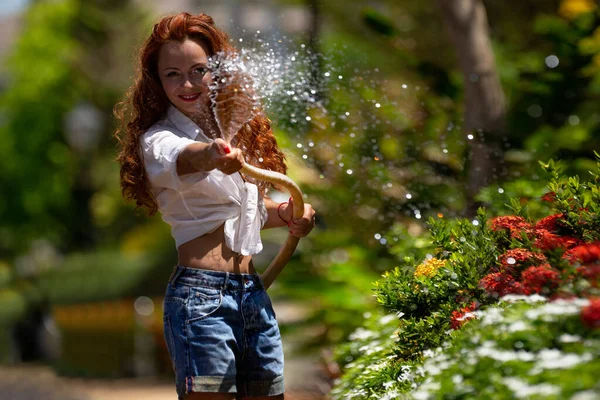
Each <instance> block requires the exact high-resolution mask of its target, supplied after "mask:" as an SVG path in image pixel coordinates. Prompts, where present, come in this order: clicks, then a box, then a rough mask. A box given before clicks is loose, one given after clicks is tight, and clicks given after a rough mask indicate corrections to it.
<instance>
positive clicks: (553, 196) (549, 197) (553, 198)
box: [541, 192, 556, 203]
mask: <svg viewBox="0 0 600 400" xmlns="http://www.w3.org/2000/svg"><path fill="white" fill-rule="evenodd" d="M541 199H542V201H547V202H549V203H554V202H555V201H556V193H555V192H548V193H546V194H544V195H543V196H542V197H541Z"/></svg>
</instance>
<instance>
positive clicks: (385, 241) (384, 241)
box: [379, 238, 387, 244]
mask: <svg viewBox="0 0 600 400" xmlns="http://www.w3.org/2000/svg"><path fill="white" fill-rule="evenodd" d="M379 243H381V244H386V243H387V240H385V238H381V239H379Z"/></svg>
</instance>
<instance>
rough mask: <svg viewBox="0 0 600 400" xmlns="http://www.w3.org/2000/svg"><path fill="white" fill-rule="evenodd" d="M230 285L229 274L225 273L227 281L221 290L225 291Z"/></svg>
mask: <svg viewBox="0 0 600 400" xmlns="http://www.w3.org/2000/svg"><path fill="white" fill-rule="evenodd" d="M228 283H229V272H225V280H224V281H223V287H222V288H221V290H225V289H226V288H227V284H228Z"/></svg>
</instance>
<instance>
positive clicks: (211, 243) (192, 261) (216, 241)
mask: <svg viewBox="0 0 600 400" xmlns="http://www.w3.org/2000/svg"><path fill="white" fill-rule="evenodd" d="M224 226H225V224H223V225H221V226H220V227H219V228H217V229H216V230H215V231H214V232H211V233H207V234H206V235H202V236H199V237H197V238H195V239H192V240H190V241H189V242H186V243H184V244H182V245H181V246H179V248H178V249H177V254H178V265H181V266H184V267H190V268H199V269H208V270H212V271H223V272H232V273H236V274H253V273H255V272H256V271H255V269H254V265H253V264H252V257H251V256H242V255H240V254H237V253H235V252H233V251H232V250H231V249H230V248H229V247H227V245H226V244H225V232H224Z"/></svg>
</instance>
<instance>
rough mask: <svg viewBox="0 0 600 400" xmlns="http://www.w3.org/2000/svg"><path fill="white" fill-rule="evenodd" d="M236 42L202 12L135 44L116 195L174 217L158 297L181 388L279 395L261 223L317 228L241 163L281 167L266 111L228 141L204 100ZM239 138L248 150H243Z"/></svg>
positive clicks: (211, 393) (199, 394)
mask: <svg viewBox="0 0 600 400" xmlns="http://www.w3.org/2000/svg"><path fill="white" fill-rule="evenodd" d="M222 51H224V52H234V49H233V48H232V47H231V46H230V45H229V42H228V38H227V35H226V34H225V33H223V32H222V31H220V30H219V29H217V28H216V27H215V25H214V22H213V20H212V18H211V17H209V16H207V15H205V14H199V15H190V14H188V13H181V14H178V15H174V16H169V17H165V18H163V19H161V20H160V21H159V22H158V23H157V24H156V25H154V29H153V31H152V34H151V35H150V37H149V38H148V39H147V40H146V42H145V43H144V45H143V46H142V48H141V51H140V64H139V67H138V72H137V77H136V80H135V82H134V84H133V85H132V86H131V88H130V89H129V91H128V94H127V97H126V100H125V101H124V102H122V103H119V104H118V105H117V106H116V107H115V115H116V116H117V118H118V119H119V120H120V122H121V127H120V129H118V130H117V132H116V133H115V136H116V137H117V139H118V141H119V144H120V147H121V149H120V153H119V156H118V161H119V162H120V163H121V187H122V191H123V195H124V196H125V198H127V199H132V200H134V201H135V202H136V204H137V206H138V207H145V208H147V209H148V211H149V213H150V214H154V213H155V212H156V211H160V212H161V214H162V218H163V220H164V221H165V222H167V223H168V224H169V225H170V226H171V232H172V235H173V238H174V239H175V244H176V246H177V251H178V263H177V266H176V267H175V268H174V270H173V273H172V274H171V277H170V279H169V283H168V285H167V290H166V294H165V300H164V330H165V341H166V343H167V348H168V350H169V354H170V356H171V359H172V361H173V367H174V370H175V376H176V389H177V393H178V395H179V399H183V398H185V399H188V400H189V399H233V398H236V396H237V398H243V397H252V398H255V399H261V398H264V399H272V398H283V391H284V388H283V352H282V347H281V337H280V335H279V328H278V326H277V321H276V320H275V314H274V313H273V309H272V306H271V301H270V299H269V297H268V295H267V294H266V292H265V289H264V286H263V283H262V281H261V279H260V277H259V275H257V274H256V271H255V270H254V266H253V264H252V257H251V256H252V255H253V254H256V253H258V252H260V251H261V249H262V243H261V240H260V230H261V229H266V228H274V227H282V226H285V225H287V226H288V227H289V231H290V233H291V234H292V235H295V236H298V237H302V236H305V235H307V234H308V233H309V232H310V231H311V229H312V228H313V227H314V215H315V212H314V210H313V209H312V207H311V206H310V205H309V204H306V205H305V209H304V215H303V216H302V218H299V219H296V220H293V221H292V217H291V216H292V206H293V205H292V204H291V199H290V202H289V203H287V202H286V203H280V204H277V203H275V202H273V201H272V200H270V199H269V198H267V197H265V190H266V186H267V185H266V183H256V184H255V183H252V182H250V181H249V180H248V179H246V178H245V177H243V176H241V174H240V173H238V171H239V170H240V169H241V167H242V165H243V160H244V159H245V160H246V162H248V163H250V164H254V165H256V166H259V167H261V168H266V169H271V170H275V171H278V172H282V173H285V171H286V166H285V164H284V162H283V161H284V157H283V154H282V152H281V151H280V150H279V148H278V147H277V143H276V141H275V137H274V136H273V133H272V131H271V128H270V125H269V121H268V120H267V119H266V118H265V117H263V116H257V117H255V118H254V119H253V120H251V121H250V122H248V123H246V124H245V125H244V126H243V127H242V129H240V131H239V132H238V134H237V135H236V138H235V139H234V140H233V141H232V147H233V146H235V147H236V148H231V147H229V146H228V144H227V143H226V142H225V141H223V140H222V139H220V138H218V137H217V136H218V132H219V130H218V127H217V124H216V122H215V118H214V116H213V113H212V112H211V109H210V107H211V106H210V104H211V103H210V99H209V93H208V84H209V83H210V82H211V75H210V72H208V71H207V69H206V66H207V63H208V59H209V57H211V56H212V55H215V54H216V53H219V52H222ZM240 149H244V151H243V154H242V151H241V150H240Z"/></svg>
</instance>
